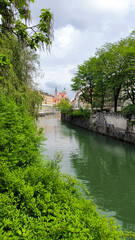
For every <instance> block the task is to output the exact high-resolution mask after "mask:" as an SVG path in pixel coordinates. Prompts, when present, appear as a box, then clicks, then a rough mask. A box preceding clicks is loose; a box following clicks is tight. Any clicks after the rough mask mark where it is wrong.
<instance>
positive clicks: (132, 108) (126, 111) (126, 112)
mask: <svg viewBox="0 0 135 240" xmlns="http://www.w3.org/2000/svg"><path fill="white" fill-rule="evenodd" d="M122 114H123V116H124V117H125V118H129V119H131V116H132V115H133V114H135V105H133V104H129V105H128V106H126V107H124V108H123V109H122Z"/></svg>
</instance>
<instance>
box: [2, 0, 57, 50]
mask: <svg viewBox="0 0 135 240" xmlns="http://www.w3.org/2000/svg"><path fill="white" fill-rule="evenodd" d="M30 2H33V3H34V0H0V15H1V16H2V18H1V21H2V23H1V24H0V31H1V32H2V33H4V34H7V33H9V32H10V33H12V34H14V35H16V36H17V38H18V39H19V41H20V42H21V44H22V46H23V47H27V46H29V47H30V48H31V49H35V50H36V48H39V47H40V46H41V47H43V48H44V46H46V48H47V49H48V48H49V47H50V45H51V44H52V39H53V31H52V21H53V16H52V14H51V12H50V10H49V9H42V10H41V14H40V20H39V23H38V24H36V25H34V26H31V25H30V24H28V23H29V22H30V19H31V12H30V10H29V4H30Z"/></svg>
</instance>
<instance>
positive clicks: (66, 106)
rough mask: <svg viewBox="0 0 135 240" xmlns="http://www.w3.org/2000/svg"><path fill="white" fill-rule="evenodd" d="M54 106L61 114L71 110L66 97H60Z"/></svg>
mask: <svg viewBox="0 0 135 240" xmlns="http://www.w3.org/2000/svg"><path fill="white" fill-rule="evenodd" d="M56 107H57V108H58V109H59V110H60V111H61V113H62V114H64V113H69V112H71V111H72V106H71V105H70V103H69V100H68V99H61V100H60V103H58V104H57V106H56Z"/></svg>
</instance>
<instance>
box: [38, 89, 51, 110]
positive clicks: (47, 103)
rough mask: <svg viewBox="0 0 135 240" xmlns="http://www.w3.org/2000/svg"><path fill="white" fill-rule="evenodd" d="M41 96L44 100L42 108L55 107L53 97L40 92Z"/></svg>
mask: <svg viewBox="0 0 135 240" xmlns="http://www.w3.org/2000/svg"><path fill="white" fill-rule="evenodd" d="M40 94H41V96H42V98H43V100H42V106H47V107H52V106H53V104H54V103H53V95H51V94H48V93H44V92H41V91H40Z"/></svg>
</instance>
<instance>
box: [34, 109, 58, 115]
mask: <svg viewBox="0 0 135 240" xmlns="http://www.w3.org/2000/svg"><path fill="white" fill-rule="evenodd" d="M57 113H60V112H59V111H58V110H57V109H56V108H50V109H43V110H42V111H39V113H38V115H39V117H44V116H46V115H50V114H57Z"/></svg>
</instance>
